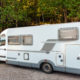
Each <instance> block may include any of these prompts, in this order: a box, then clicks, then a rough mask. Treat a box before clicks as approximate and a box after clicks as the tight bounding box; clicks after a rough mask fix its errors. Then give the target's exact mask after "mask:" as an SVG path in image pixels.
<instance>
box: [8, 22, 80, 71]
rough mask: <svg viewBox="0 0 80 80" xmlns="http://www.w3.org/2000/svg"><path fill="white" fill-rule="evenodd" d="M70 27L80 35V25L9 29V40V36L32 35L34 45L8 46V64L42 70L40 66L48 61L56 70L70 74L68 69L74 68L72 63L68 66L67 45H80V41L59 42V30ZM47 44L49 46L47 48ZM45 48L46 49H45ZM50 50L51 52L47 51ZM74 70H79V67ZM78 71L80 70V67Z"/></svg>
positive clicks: (69, 24)
mask: <svg viewBox="0 0 80 80" xmlns="http://www.w3.org/2000/svg"><path fill="white" fill-rule="evenodd" d="M69 27H72V28H75V27H77V28H78V30H79V34H80V23H68V24H67V23H66V24H56V25H42V26H36V27H28V28H27V27H23V28H12V29H8V33H7V38H8V37H9V36H16V35H17V36H18V35H19V36H23V35H32V36H33V44H32V45H8V46H7V63H8V64H15V65H21V66H29V67H37V68H40V64H41V63H42V62H45V61H47V62H49V63H50V64H51V65H52V66H53V68H54V70H56V71H63V72H65V71H66V72H69V70H67V69H66V67H68V68H69V67H70V68H72V66H70V65H71V63H69V64H68V62H69V61H67V60H68V57H66V53H67V52H66V50H67V48H66V45H68V44H69V45H70V44H79V43H80V39H78V40H73V41H59V38H58V37H59V35H58V30H59V29H60V28H69ZM79 37H80V35H79ZM50 40H52V41H50ZM48 41H50V42H48ZM46 43H49V44H47V46H46ZM50 43H51V44H50ZM45 46H46V47H45ZM44 47H45V48H46V49H44ZM51 48H52V49H51ZM49 49H51V50H50V51H47V50H49ZM69 53H70V52H69ZM59 56H61V58H59ZM68 56H69V55H68ZM74 57H75V56H74ZM70 58H71V57H70ZM72 60H73V59H72ZM71 62H72V61H71ZM77 64H79V63H77ZM74 65H76V64H74ZM74 68H75V69H77V67H74ZM78 69H80V68H79V67H78ZM71 72H74V71H71Z"/></svg>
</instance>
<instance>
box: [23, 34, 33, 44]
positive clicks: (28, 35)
mask: <svg viewBox="0 0 80 80" xmlns="http://www.w3.org/2000/svg"><path fill="white" fill-rule="evenodd" d="M22 37H23V38H22V39H23V40H22V44H23V45H33V36H32V35H23V36H22ZM24 37H31V43H30V44H28V43H27V44H24Z"/></svg>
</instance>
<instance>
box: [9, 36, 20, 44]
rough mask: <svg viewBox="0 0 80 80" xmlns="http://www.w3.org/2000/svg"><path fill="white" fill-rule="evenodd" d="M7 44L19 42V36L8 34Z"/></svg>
mask: <svg viewBox="0 0 80 80" xmlns="http://www.w3.org/2000/svg"><path fill="white" fill-rule="evenodd" d="M8 44H9V45H19V44H20V37H19V36H9V37H8Z"/></svg>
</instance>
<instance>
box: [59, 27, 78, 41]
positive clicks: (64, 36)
mask: <svg viewBox="0 0 80 80" xmlns="http://www.w3.org/2000/svg"><path fill="white" fill-rule="evenodd" d="M58 34H59V40H77V39H78V36H79V34H78V28H60V29H59V32H58Z"/></svg>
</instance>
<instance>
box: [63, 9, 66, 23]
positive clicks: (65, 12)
mask: <svg viewBox="0 0 80 80" xmlns="http://www.w3.org/2000/svg"><path fill="white" fill-rule="evenodd" d="M63 12H64V22H65V23H66V22H67V10H66V9H64V10H63Z"/></svg>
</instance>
